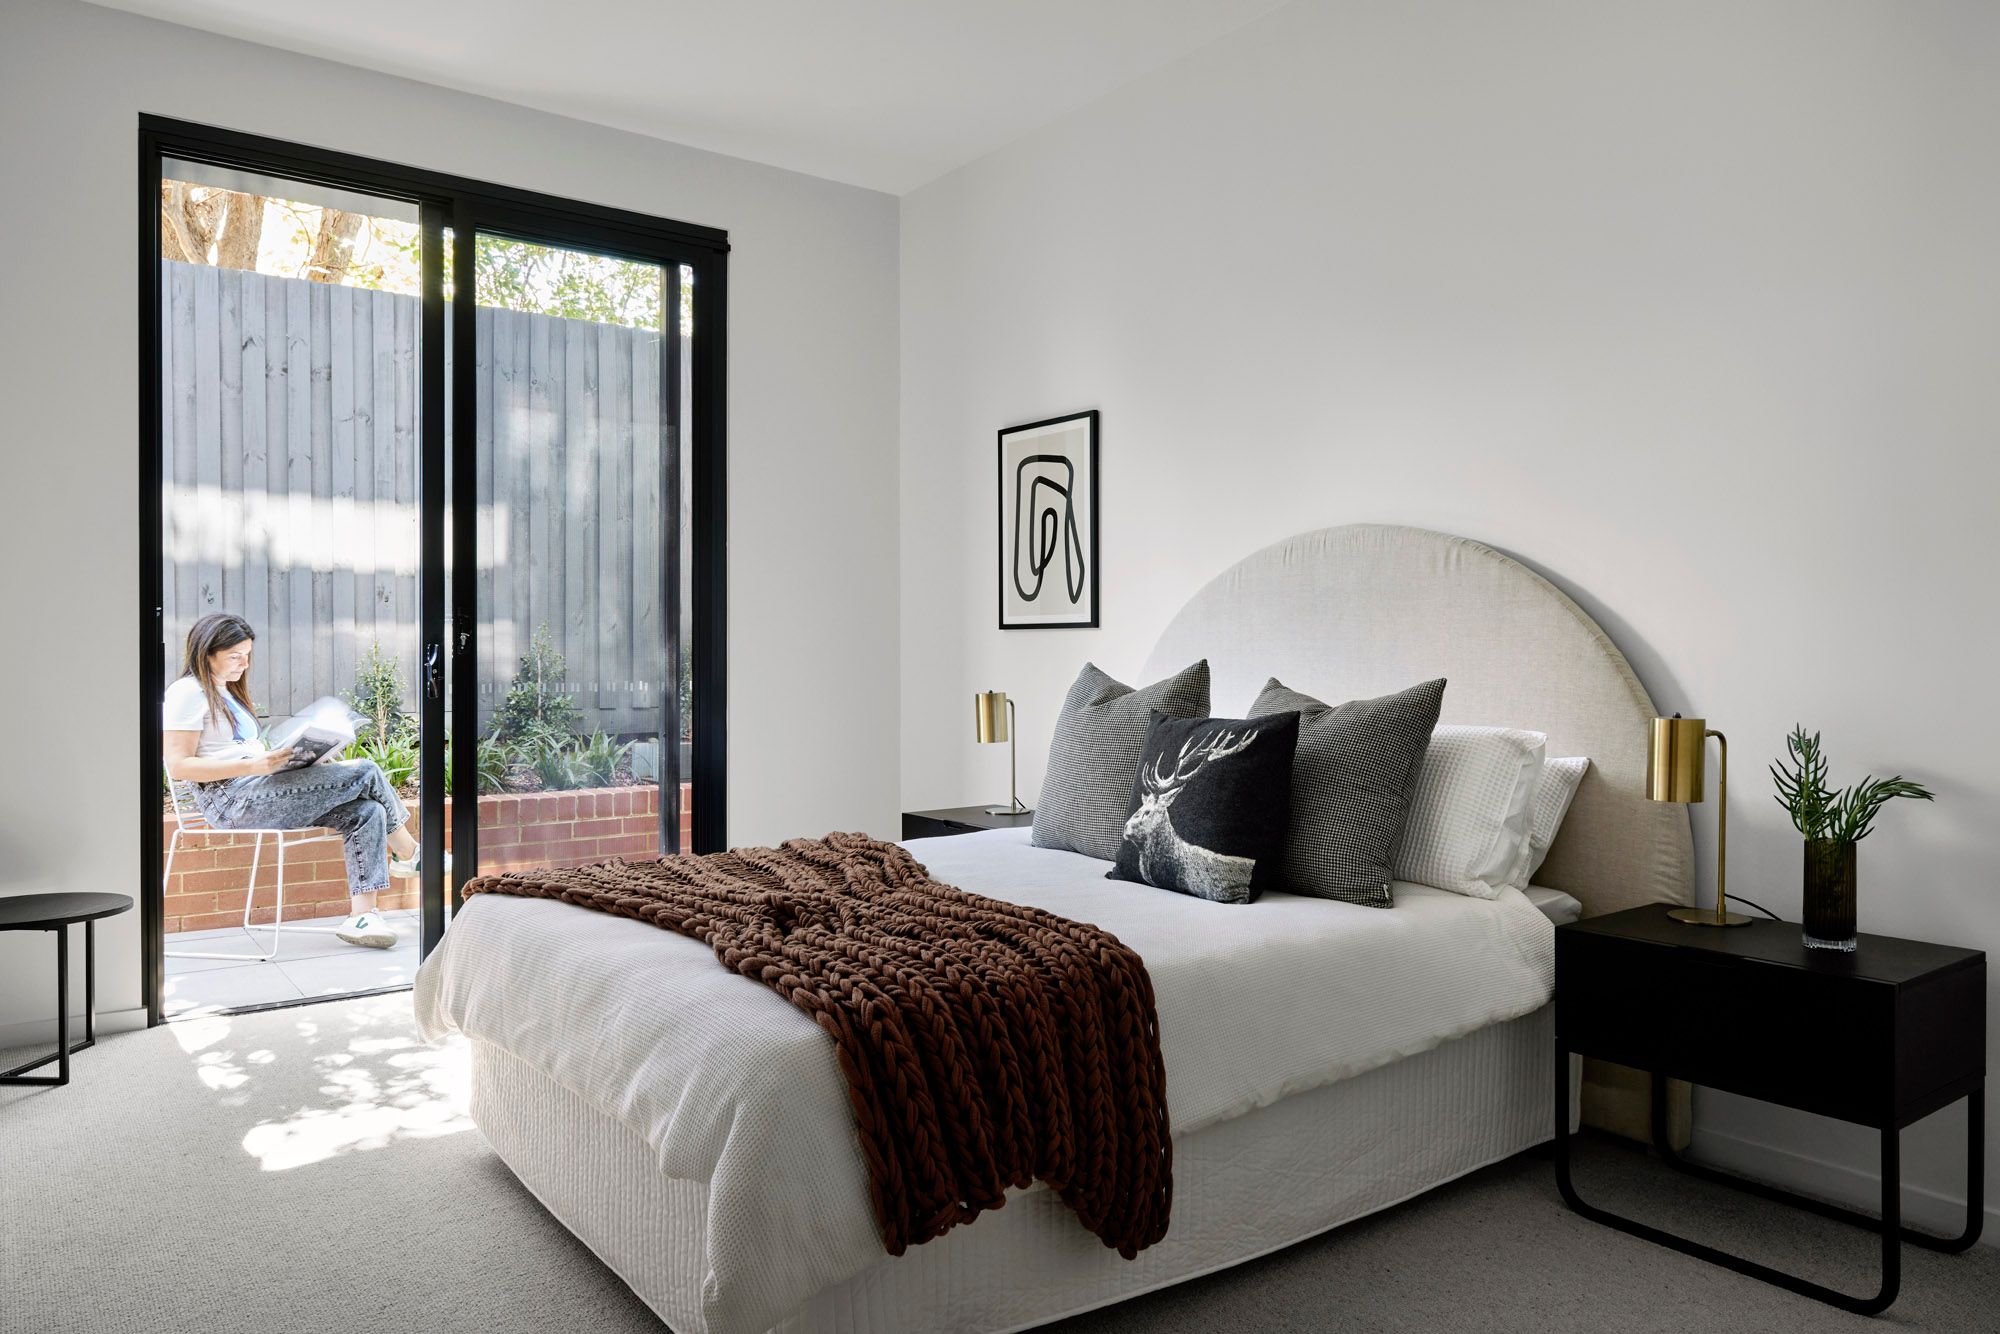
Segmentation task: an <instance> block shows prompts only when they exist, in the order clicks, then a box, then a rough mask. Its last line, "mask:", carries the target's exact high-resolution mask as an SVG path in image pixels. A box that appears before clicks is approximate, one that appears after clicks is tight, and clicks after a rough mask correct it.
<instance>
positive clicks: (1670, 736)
mask: <svg viewBox="0 0 2000 1334" xmlns="http://www.w3.org/2000/svg"><path fill="white" fill-rule="evenodd" d="M1709 737H1714V738H1715V739H1716V742H1717V743H1718V744H1719V745H1720V747H1721V749H1722V781H1721V783H1720V784H1718V785H1717V787H1716V803H1717V810H1716V812H1715V910H1714V911H1713V912H1711V911H1709V910H1708V909H1707V908H1675V909H1673V910H1672V911H1670V912H1669V913H1668V914H1667V916H1669V917H1671V918H1673V919H1674V920H1675V921H1676V922H1687V923H1689V924H1691V925H1694V926H1748V925H1749V924H1750V918H1748V917H1747V916H1745V915H1744V914H1742V913H1734V912H1730V911H1729V896H1728V895H1727V894H1726V893H1724V892H1723V883H1724V882H1723V873H1724V870H1725V868H1726V866H1727V863H1728V859H1729V738H1727V737H1725V736H1724V735H1722V733H1720V732H1717V731H1715V730H1714V729H1712V728H1710V727H1709V725H1708V720H1707V719H1705V718H1683V717H1681V716H1680V715H1679V714H1678V713H1677V714H1675V715H1674V716H1673V717H1671V718H1655V719H1653V729H1652V733H1651V736H1650V739H1649V740H1650V744H1649V745H1648V746H1647V750H1646V795H1647V797H1649V798H1650V799H1652V800H1654V801H1677V802H1695V801H1700V800H1701V799H1702V768H1703V765H1702V760H1703V757H1704V754H1705V752H1706V750H1707V744H1708V738H1709Z"/></svg>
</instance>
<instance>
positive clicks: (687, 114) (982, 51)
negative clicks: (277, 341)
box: [94, 0, 1285, 194]
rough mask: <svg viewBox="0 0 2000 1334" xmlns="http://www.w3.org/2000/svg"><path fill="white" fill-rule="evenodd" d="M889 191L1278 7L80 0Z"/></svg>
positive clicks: (1244, 2) (1209, 0) (1221, 2)
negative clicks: (92, 1) (88, 0)
mask: <svg viewBox="0 0 2000 1334" xmlns="http://www.w3.org/2000/svg"><path fill="white" fill-rule="evenodd" d="M94 2H95V3H100V4H105V5H108V6H109V7H110V8H113V9H124V10H129V11H131V12H133V13H135V14H146V15H150V16H152V17H154V18H159V19H165V20H167V21H168V22H171V23H180V24H185V25H187V26H189V27H194V28H205V29H207V30H209V31H211V32H218V33H223V34H226V35H228V36H231V37H241V38H244V39H246V40H248V41H252V42H261V43H264V44H265V45H268V46H277V47H283V48H285V49H286V50H290V51H300V52H304V53H306V54H308V55H315V56H323V57H325V58H327V59H329V60H338V61H342V62H345V63H347V64H350V65H360V66H363V67H365V68H368V69H375V70H382V71H384V72H386V73H390V74H398V75H402V76H404V77H407V78H412V79H420V80H422V81H424V82H426V83H434V84H440V85H443V86H444V87H447V88H457V89H461V90H463V91H465V92H471V93H481V94H484V95H486V96H489V97H497V98H502V99H504V100H506V101H509V102H516V103H519V104H521V105H523V106H530V107H536V108H539V109H541V110H544V111H553V112H557V113H559V114H561V115H566V116H575V117H577V118H579V119H581V120H588V121H595V122H597V123H599V124H602V125H612V126H616V127H618V128H620V129H626V130H636V131H638V132H639V133H641V134H649V135H653V136H656V137H658V138H661V139H671V140H673V141H675V142H677V143H683V144H690V145H693V146H694V147H697V148H706V149H711V150H713V151H715V152H720V153H728V154H732V155H734V156H737V157H744V158H750V159H752V160H754V161H758V162H768V163H771V164H773V165H776V166H780V167H789V168H791V169H793V170H795V171H803V172H808V173H811V174H812V175H815V176H824V177H828V178H831V179H833V180H839V181H848V182H851V183H853V184H856V185H864V186H868V187H871V188H873V189H877V190H886V191H889V192H890V193H893V194H901V193H903V192H905V191H908V190H911V189H914V188H915V187H917V186H919V185H922V184H923V183H925V182H926V181H929V180H931V179H933V178H935V177H937V176H940V175H942V174H944V173H945V172H947V171H950V170H951V169H952V168H954V167H957V166H960V165H962V164H964V163H966V162H970V161H972V160H973V159H974V158H977V157H980V156H982V155H983V154H985V153H989V152H991V151H992V150H993V149H996V148H999V147H1000V146H1001V145H1003V144H1006V143H1008V142H1010V141H1012V140H1014V139H1017V138H1019V137H1020V136H1021V135H1023V134H1026V133H1028V132H1029V131H1031V130H1034V129H1036V128H1038V127H1040V126H1042V125H1046V124H1048V123H1049V122H1051V121H1054V120H1057V119H1059V118H1060V117H1062V116H1064V115H1066V114H1068V113H1069V112H1071V111H1074V110H1075V109H1077V108H1078V107H1080V106H1083V105H1084V104H1085V103H1088V102H1090V101H1092V100H1094V99H1095V98H1097V97H1100V96H1102V95H1103V94H1104V93H1107V92H1109V91H1110V90H1111V89H1113V88H1116V87H1118V86H1119V85H1120V84H1123V83H1127V82H1129V81H1130V80H1132V79H1135V78H1137V77H1138V76H1140V75H1142V74H1145V73H1147V72H1149V71H1151V70H1155V69H1158V68H1159V67H1161V66H1162V65H1165V64H1167V63H1169V62H1170V61H1173V60H1175V59H1178V58H1179V57H1181V56H1183V55H1186V54H1187V53H1188V52H1190V51H1193V50H1195V49H1197V48H1199V47H1201V46H1204V45H1206V44H1207V43H1209V42H1212V41H1214V40H1215V39H1216V38H1218V37H1220V36H1222V35H1223V34H1224V33H1227V32H1230V31H1232V30H1233V29H1235V28H1238V27H1241V26H1242V25H1243V24H1245V23H1248V22H1250V21H1251V20H1252V19H1255V18H1258V17H1260V16H1262V15H1264V14H1266V13H1269V12H1270V11H1271V10H1274V9H1276V8H1278V7H1279V5H1281V4H1283V3H1285V0H706V2H705V3H704V2H701V0H562V2H560V3H556V2H552V0H334V3H326V0H94Z"/></svg>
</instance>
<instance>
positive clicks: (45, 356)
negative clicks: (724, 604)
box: [0, 0, 897, 1045]
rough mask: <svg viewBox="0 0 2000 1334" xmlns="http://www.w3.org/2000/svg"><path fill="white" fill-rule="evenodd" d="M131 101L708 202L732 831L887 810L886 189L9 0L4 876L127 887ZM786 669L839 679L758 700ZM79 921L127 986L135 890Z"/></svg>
mask: <svg viewBox="0 0 2000 1334" xmlns="http://www.w3.org/2000/svg"><path fill="white" fill-rule="evenodd" d="M661 77H663V78H667V77H671V70H670V69H669V68H668V67H667V66H666V65H664V64H663V66H662V72H661ZM141 112H154V113H158V114H161V115H166V116H176V117H181V118H185V119H188V120H193V121H199V122H203V123H207V124H213V125H222V126H228V127H231V128H235V129H240V130H247V131H252V132H255V133H259V134H266V135H272V136H276V137H278V138H281V139H288V140H293V141H296V142H300V143H307V144H316V145H320V146H324V147H327V148H334V149H340V150H344V151H347V152H351V153H359V154H364V155H367V156H371V157H376V158H381V159H385V160H388V161H392V162H403V163H410V164H413V165H417V166H421V167H427V168H432V169H435V170H439V171H445V172H451V173H455V174H458V175H463V176H470V177H474V178H477V179H481V180H487V181H494V182H500V183H504V184H507V185H514V186H521V187H526V188H529V189H534V190H542V191H547V192H549V193H551V194H556V195H563V196H568V197H571V198H576V199H584V200H591V201H595V202H598V203H604V204H611V205H617V206H621V207H624V208H629V209H636V210H639V211H641V212H645V213H651V214H655V215H658V216H662V217H667V218H673V219H677V220H681V221H685V222H692V223H701V224H706V225H708V226H713V227H722V228H726V229H727V230H728V232H729V234H730V241H731V243H732V245H733V247H734V249H733V252H732V254H731V255H730V263H729V278H730V309H729V342H730V345H729V381H730V383H729V402H728V410H729V467H730V485H731V490H730V505H729V514H730V518H729V528H730V534H729V535H730V552H729V557H730V561H729V613H730V635H729V671H730V710H729V713H730V717H729V742H730V747H729V752H730V753H729V760H730V768H729V837H730V838H731V840H732V841H734V842H739V843H741V842H765V841H769V840H773V839H777V838H783V837H787V836H790V835H793V834H797V833H799V832H801V831H803V830H812V831H825V830H827V829H831V828H842V829H852V828H860V829H867V830H871V831H875V832H880V833H888V832H892V831H893V830H894V829H895V827H896V809H897V807H896V796H897V793H896V766H897V752H896V744H897V743H896V724H895V719H896V716H897V696H896V673H897V658H896V619H897V605H896V595H895V580H896V541H897V533H896V517H895V505H896V441H895V436H894V424H895V412H896V321H897V310H896V282H897V269H896V247H897V209H896V201H895V200H894V199H893V198H891V197H890V196H888V195H883V194H878V193H875V192H872V191H867V190H861V189H856V188H854V187H850V186H844V185H837V184H833V183H830V182H827V181H822V180H816V179H813V178H811V177H807V176H801V175H797V174H794V173H790V172H785V171H779V170H776V169H774V168H769V167H763V166H757V165H754V164H751V163H748V162H743V161H740V160H737V159H734V158H726V157H721V156H718V155H715V154H710V153H703V152H697V151H695V150H692V149H687V148H682V147H679V146H677V145H673V144H667V143H662V142H659V141H657V140H651V139H646V138H643V137H641V136H637V135H632V134H625V133H620V132H617V131H612V130H607V129H603V128H600V127H597V126H593V125H586V124H583V123H581V122H577V121H572V120H565V119H562V118H560V117H556V116H550V115H545V114H542V113H539V112H533V111H527V110H523V109H521V108H519V107H513V106H509V105H506V104H504V103H500V102H494V101H488V100H485V99H482V98H478V97H472V96H468V95H465V94H462V93H455V92H448V91H444V90H442V89H438V88H433V87H429V86H426V85H422V84H417V83H411V82H408V81H405V80H400V79H393V78H388V77H386V76H382V75H376V74H371V73H366V72H363V71H361V70H357V69H353V68H350V67H347V66H342V65H336V64H331V63H328V62H324V61H318V60H311V59H306V58H304V57H300V56H295V55H289V54H285V53H282V52H278V51H275V50H271V49H268V48H263V47H257V46H252V45H248V44H245V43H241V42H236V41H230V40H226V39H224V38H220V37H215V36H211V35H209V34H206V33H200V32H195V31H193V30H190V29H185V28H179V27H172V26H168V25H164V24H159V23H154V22H150V21H147V20H143V19H138V18H134V17H131V16H128V15H125V14H121V13H114V12H111V11H108V10H102V9H97V8H94V7H89V6H84V5H79V4H74V3H69V0H7V3H6V4H5V5H4V7H0V179H5V180H6V181H8V182H9V185H10V191H9V197H8V199H7V200H6V202H5V203H4V205H0V253H4V254H5V255H6V256H7V269H6V276H5V280H4V285H0V293H4V295H0V310H4V318H0V391H4V392H0V401H4V402H5V404H6V412H5V418H4V425H0V449H4V451H5V454H6V460H7V469H8V480H7V484H6V486H5V487H0V580H4V587H5V589H6V608H7V615H8V627H9V628H8V630H7V632H6V634H5V641H6V651H5V652H4V653H0V698H6V699H9V700H12V701H14V704H13V707H12V708H11V709H10V710H9V717H8V723H7V730H8V742H9V745H8V749H9V752H10V755H11V756H12V759H11V760H10V761H9V762H8V763H6V764H5V765H0V893H10V892H21V891H25V890H32V889H42V888H47V889H106V890H117V891H120V892H126V893H134V894H136V893H137V892H138V891H139V888H140V884H139V878H140V876H139V832H138V828H137V820H136V818H135V817H134V814H133V812H134V810H135V803H136V794H135V793H134V791H133V782H134V776H133V773H134V768H135V766H136V764H137V762H138V759H137V755H138V749H137V748H138V738H139V733H140V729H141V728H143V727H156V726H158V713H157V710H156V709H155V708H153V707H150V706H148V707H143V708H142V707H141V706H140V704H139V701H138V698H137V682H138V672H139V667H138V660H137V656H136V649H135V638H136V627H137V624H138V575H137V570H138V562H139V556H140V553H139V551H138V543H137V539H136V537H135V535H134V527H133V522H134V516H135V514H136V513H137V508H138V489H137V488H138V469H137V467H136V465H135V460H136V458H137V455H138V434H137V422H138V415H137V392H138V390H137V384H138V381H137V356H138V354H137V341H136V340H137V316H136V309H137V284H136V265H137V260H136V250H137V242H136V231H135V229H136V226H137V221H136V218H137V201H136V200H135V199H134V191H135V190H136V188H137V185H136V182H137V169H136V162H137V136H138V117H139V114H140V113H141ZM802 645H803V646H806V647H805V648H804V650H803V651H802V649H801V646H802ZM808 681H809V682H810V686H811V691H812V693H813V697H814V698H816V699H830V700H836V701H839V704H838V707H835V708H817V707H815V708H808V709H803V710H801V709H797V708H790V707H780V708H773V707H771V702H772V701H773V700H777V701H791V700H795V699H797V698H798V692H799V690H800V689H801V686H802V683H805V682H808ZM855 718H866V719H868V720H870V724H869V725H868V726H866V727H862V726H855V725H853V721H852V720H853V719H855ZM100 951H101V956H102V962H103V965H104V969H103V975H102V977H101V978H100V996H99V1000H100V1005H101V1007H102V1008H103V1009H105V1010H107V1011H112V1012H117V1011H124V1010H129V1009H131V1008H133V1007H136V1006H138V1005H139V1003H140V995H139V968H138V959H139V919H138V915H137V914H136V913H134V914H129V915H127V916H125V917H122V918H118V919H115V920H114V921H112V922H111V923H109V924H107V926H106V927H105V929H104V931H103V938H102V940H101V942H100ZM50 953H51V951H50V950H49V946H48V942H47V938H46V937H44V936H32V937H31V936H22V935H0V1045H4V1044H5V1042H6V1040H7V1039H8V1037H9V1036H10V1034H11V1035H13V1036H17V1037H18V1036H25V1030H24V1028H23V1025H24V1024H29V1023H31V1022H32V1021H36V1020H45V1019H48V1018H51V1017H52V1016H53V1014H54V1001H53V988H54V982H53V972H54V965H53V962H52V960H51V959H50V958H49V955H50Z"/></svg>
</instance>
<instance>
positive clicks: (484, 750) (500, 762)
mask: <svg viewBox="0 0 2000 1334" xmlns="http://www.w3.org/2000/svg"><path fill="white" fill-rule="evenodd" d="M452 745H453V742H452V738H451V735H450V734H449V733H447V734H446V735H445V739H444V794H445V795H446V796H447V797H448V796H450V795H451V791H452V788H451V784H452V778H451V748H452ZM513 758H514V757H513V751H512V750H511V748H509V747H508V746H507V744H506V743H505V742H501V741H495V740H494V739H493V738H491V737H482V738H481V739H480V740H479V742H478V745H477V754H476V755H475V757H474V760H473V764H474V767H475V770H476V772H477V773H478V775H479V791H480V792H481V793H487V792H505V791H506V790H507V774H508V772H509V770H510V769H511V767H512V765H513Z"/></svg>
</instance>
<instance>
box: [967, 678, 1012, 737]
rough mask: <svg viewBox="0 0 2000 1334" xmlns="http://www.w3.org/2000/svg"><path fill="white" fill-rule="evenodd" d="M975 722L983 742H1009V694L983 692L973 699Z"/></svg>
mask: <svg viewBox="0 0 2000 1334" xmlns="http://www.w3.org/2000/svg"><path fill="white" fill-rule="evenodd" d="M972 711H973V721H974V722H975V723H976V724H977V725H978V727H979V739H980V740H981V741H1005V740H1007V692H1006V691H1004V690H982V691H980V692H979V693H978V694H976V695H974V696H973V697H972Z"/></svg>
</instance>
